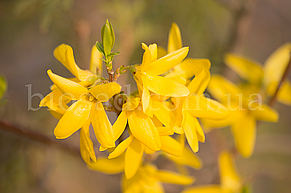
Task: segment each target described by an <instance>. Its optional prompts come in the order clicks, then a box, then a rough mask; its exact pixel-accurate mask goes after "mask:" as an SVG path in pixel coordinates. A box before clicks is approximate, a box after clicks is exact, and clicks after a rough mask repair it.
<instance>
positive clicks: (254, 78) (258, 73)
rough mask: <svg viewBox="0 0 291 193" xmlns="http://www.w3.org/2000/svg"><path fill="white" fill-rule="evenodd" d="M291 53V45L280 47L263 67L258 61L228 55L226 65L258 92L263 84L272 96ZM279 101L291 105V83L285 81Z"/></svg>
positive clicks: (279, 94) (280, 91)
mask: <svg viewBox="0 0 291 193" xmlns="http://www.w3.org/2000/svg"><path fill="white" fill-rule="evenodd" d="M290 52H291V43H286V44H284V45H282V46H280V47H279V48H278V49H276V50H275V51H274V52H273V53H272V54H271V55H270V56H269V57H268V58H267V59H266V61H265V64H264V66H263V67H262V65H261V64H260V63H258V62H256V61H253V60H251V59H249V58H246V57H241V56H237V55H234V54H227V55H226V57H225V63H226V65H227V66H229V67H230V68H231V69H232V70H233V71H235V72H236V73H237V74H238V75H239V76H240V77H242V78H243V79H245V80H247V81H249V83H250V84H252V85H254V86H255V87H257V90H259V89H260V88H261V85H262V83H263V86H264V87H265V88H264V89H266V90H267V94H268V95H271V96H272V95H274V93H275V91H276V89H277V87H278V84H279V82H280V81H281V78H282V76H283V74H284V72H285V70H286V68H287V65H288V63H289V62H290ZM278 101H279V102H281V103H283V104H286V105H291V84H290V81H288V80H285V82H283V84H282V86H281V88H280V90H279V93H278Z"/></svg>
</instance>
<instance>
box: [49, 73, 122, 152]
mask: <svg viewBox="0 0 291 193" xmlns="http://www.w3.org/2000/svg"><path fill="white" fill-rule="evenodd" d="M48 75H49V77H50V78H51V80H52V81H53V82H54V84H55V85H56V86H57V87H58V88H59V89H60V90H61V91H62V93H63V94H67V95H69V96H70V97H72V99H73V100H77V101H76V102H75V103H73V104H72V105H71V106H70V107H69V108H68V109H67V110H66V112H65V113H64V115H63V116H62V118H61V119H60V121H59V122H58V124H57V126H56V128H55V130H54V134H55V136H56V138H58V139H64V138H67V137H70V136H71V135H72V134H73V133H74V132H76V131H77V130H78V129H80V128H81V127H82V126H84V125H85V123H86V122H87V121H90V122H91V123H92V125H93V128H94V130H95V135H96V137H97V139H98V141H99V143H100V144H101V147H100V149H101V150H105V149H106V148H111V147H114V146H115V143H114V137H113V129H112V125H111V123H110V122H109V120H108V118H107V115H106V113H105V111H104V107H103V105H102V102H106V101H108V100H109V98H111V97H112V96H113V95H115V94H117V93H119V92H120V90H121V87H120V85H119V84H117V83H116V82H112V83H108V84H103V85H96V86H93V87H92V88H90V89H89V90H88V89H87V88H86V87H84V86H82V85H80V84H78V83H76V82H73V81H71V80H68V79H66V78H63V77H60V76H58V75H56V74H54V73H52V72H51V70H48Z"/></svg>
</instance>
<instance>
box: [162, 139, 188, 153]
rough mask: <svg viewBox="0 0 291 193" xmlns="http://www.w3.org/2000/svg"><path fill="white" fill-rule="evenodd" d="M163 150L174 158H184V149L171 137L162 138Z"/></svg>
mask: <svg viewBox="0 0 291 193" xmlns="http://www.w3.org/2000/svg"><path fill="white" fill-rule="evenodd" d="M161 143H162V145H161V150H162V151H164V152H166V153H168V154H171V155H173V156H178V157H179V156H182V154H183V148H182V146H181V145H180V144H179V142H178V141H176V140H175V139H173V138H172V137H170V136H161Z"/></svg>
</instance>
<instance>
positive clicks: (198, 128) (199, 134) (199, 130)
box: [195, 119, 205, 143]
mask: <svg viewBox="0 0 291 193" xmlns="http://www.w3.org/2000/svg"><path fill="white" fill-rule="evenodd" d="M195 127H196V131H197V137H198V141H200V142H202V143H204V142H205V134H204V131H203V129H202V127H201V125H200V123H199V121H198V119H195Z"/></svg>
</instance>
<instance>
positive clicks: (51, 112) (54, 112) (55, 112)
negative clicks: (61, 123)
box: [49, 109, 66, 120]
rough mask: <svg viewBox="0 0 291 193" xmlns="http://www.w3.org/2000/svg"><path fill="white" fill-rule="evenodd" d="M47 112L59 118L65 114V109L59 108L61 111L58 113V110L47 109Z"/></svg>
mask: <svg viewBox="0 0 291 193" xmlns="http://www.w3.org/2000/svg"><path fill="white" fill-rule="evenodd" d="M60 110H61V109H60ZM49 112H50V114H51V115H52V116H53V117H54V118H56V119H58V120H60V119H61V118H62V117H63V115H64V114H65V112H66V111H63V110H61V113H59V111H53V110H49Z"/></svg>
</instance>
